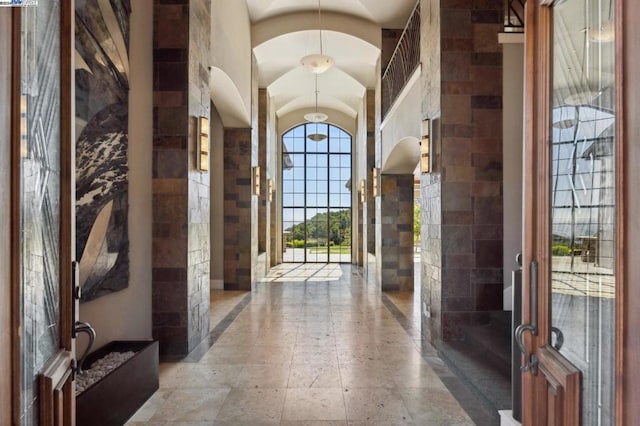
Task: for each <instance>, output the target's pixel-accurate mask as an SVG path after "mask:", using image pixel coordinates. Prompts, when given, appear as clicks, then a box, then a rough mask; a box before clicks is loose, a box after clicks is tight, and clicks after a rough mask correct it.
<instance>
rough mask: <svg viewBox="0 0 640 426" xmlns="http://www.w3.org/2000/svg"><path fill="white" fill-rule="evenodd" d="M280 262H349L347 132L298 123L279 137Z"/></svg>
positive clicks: (331, 127) (349, 168)
mask: <svg viewBox="0 0 640 426" xmlns="http://www.w3.org/2000/svg"><path fill="white" fill-rule="evenodd" d="M282 221H283V226H282V229H283V236H282V240H283V251H284V252H283V255H282V260H283V262H296V263H298V262H318V263H330V262H351V136H350V135H349V134H347V133H346V132H344V131H343V130H341V129H339V128H338V127H335V126H332V125H329V124H322V123H320V124H315V123H309V124H303V125H300V126H298V127H295V128H294V129H292V130H290V131H289V132H287V133H286V134H285V135H284V136H283V137H282Z"/></svg>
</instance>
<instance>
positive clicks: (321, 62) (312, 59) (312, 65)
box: [300, 0, 335, 74]
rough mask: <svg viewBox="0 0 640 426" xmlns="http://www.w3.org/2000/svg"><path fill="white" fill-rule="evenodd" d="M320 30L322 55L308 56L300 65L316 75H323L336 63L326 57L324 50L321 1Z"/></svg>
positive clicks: (329, 57)
mask: <svg viewBox="0 0 640 426" xmlns="http://www.w3.org/2000/svg"><path fill="white" fill-rule="evenodd" d="M318 30H319V35H320V53H313V54H311V55H307V56H305V57H303V58H302V59H301V60H300V63H301V64H302V65H304V66H305V67H307V68H309V69H310V70H311V71H312V72H313V73H314V74H322V73H323V72H325V71H327V70H328V69H329V68H331V67H332V66H333V64H334V63H335V62H334V60H333V58H332V57H331V56H328V55H325V54H324V52H323V49H322V15H321V13H320V0H318Z"/></svg>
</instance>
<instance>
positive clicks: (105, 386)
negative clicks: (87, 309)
mask: <svg viewBox="0 0 640 426" xmlns="http://www.w3.org/2000/svg"><path fill="white" fill-rule="evenodd" d="M127 351H134V352H136V354H135V355H134V356H133V357H132V358H130V359H128V360H127V361H125V362H124V363H123V364H122V365H120V366H119V367H118V368H116V369H115V370H113V371H111V372H110V373H109V374H107V375H106V376H105V377H103V378H102V379H101V380H99V381H98V382H96V383H94V384H93V385H91V386H90V387H89V388H87V389H86V390H85V391H84V392H82V393H81V394H80V395H78V397H77V398H76V424H77V425H78V426H102V425H104V426H111V425H113V426H120V425H123V424H124V423H125V422H126V421H127V420H128V419H129V418H130V417H131V416H133V415H134V414H135V412H136V411H137V410H138V409H139V408H140V407H141V406H142V404H144V403H145V401H146V400H147V399H149V397H151V395H153V393H154V392H155V391H156V390H158V386H159V382H158V342H157V341H114V342H111V343H109V344H107V345H106V346H103V347H102V348H100V349H98V350H97V351H95V352H93V353H92V354H91V355H89V356H88V357H87V359H86V360H85V363H84V367H85V369H88V368H89V367H91V365H92V364H93V363H94V362H95V361H96V360H98V359H100V358H103V357H104V356H105V355H107V354H108V353H110V352H127Z"/></svg>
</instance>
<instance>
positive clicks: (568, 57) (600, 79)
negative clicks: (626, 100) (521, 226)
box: [550, 0, 616, 425]
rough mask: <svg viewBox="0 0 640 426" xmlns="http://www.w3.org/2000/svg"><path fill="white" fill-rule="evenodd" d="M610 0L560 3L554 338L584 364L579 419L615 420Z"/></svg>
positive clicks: (556, 21) (556, 15) (556, 25)
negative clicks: (559, 340)
mask: <svg viewBox="0 0 640 426" xmlns="http://www.w3.org/2000/svg"><path fill="white" fill-rule="evenodd" d="M613 17H614V3H613V0H565V1H561V2H557V5H556V6H555V7H554V9H553V99H552V100H553V109H552V111H551V117H552V123H551V135H552V147H551V206H552V211H551V219H552V221H551V229H552V231H551V232H552V238H551V240H552V242H551V247H550V251H551V259H552V262H551V265H552V271H551V285H552V324H553V326H554V327H556V330H555V331H554V334H553V341H552V342H551V343H553V344H557V343H558V340H557V336H558V332H557V331H558V330H559V332H561V333H562V335H563V337H564V343H563V344H562V346H561V347H560V349H559V350H560V353H561V354H562V355H564V356H565V357H566V358H567V359H568V360H569V361H571V362H572V363H573V364H574V365H575V366H576V367H577V368H579V369H580V370H581V371H582V401H583V405H582V416H583V418H582V423H583V424H590V425H613V424H614V390H615V381H614V364H615V350H614V348H615V310H614V305H615V275H614V273H615V267H616V258H615V250H614V247H615V241H614V236H615V191H616V188H615V143H616V135H615V90H614V89H615V85H614V83H615V81H614V75H615V56H614V53H615V50H614V48H615V43H614V40H613V36H614V32H613V28H614V25H613Z"/></svg>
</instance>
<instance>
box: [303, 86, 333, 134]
mask: <svg viewBox="0 0 640 426" xmlns="http://www.w3.org/2000/svg"><path fill="white" fill-rule="evenodd" d="M315 78H316V86H315V87H316V92H315V95H316V110H315V111H314V112H310V113H309V114H305V115H304V119H305V120H307V121H308V122H310V123H322V122H323V121H327V119H328V118H329V116H328V115H327V114H324V113H322V112H318V75H317V74H316V75H315Z"/></svg>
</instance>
